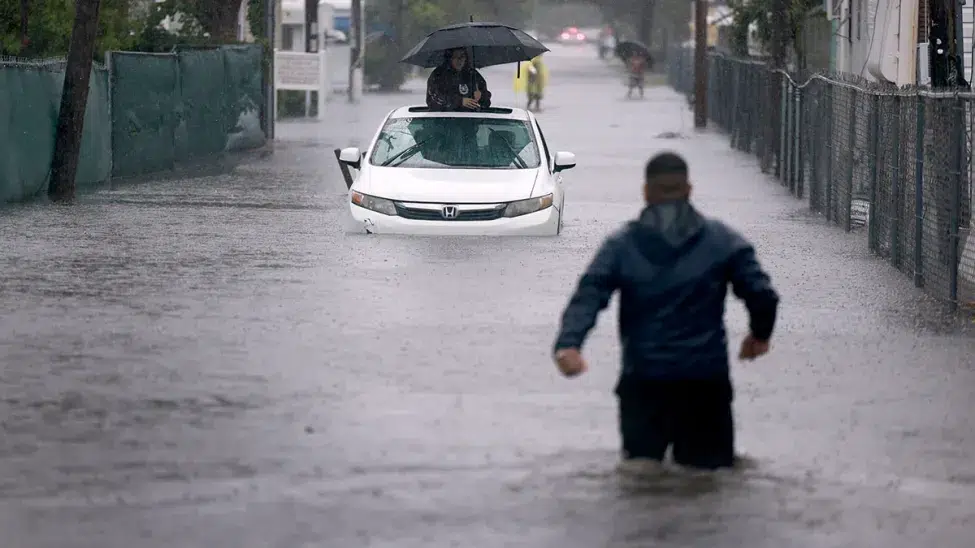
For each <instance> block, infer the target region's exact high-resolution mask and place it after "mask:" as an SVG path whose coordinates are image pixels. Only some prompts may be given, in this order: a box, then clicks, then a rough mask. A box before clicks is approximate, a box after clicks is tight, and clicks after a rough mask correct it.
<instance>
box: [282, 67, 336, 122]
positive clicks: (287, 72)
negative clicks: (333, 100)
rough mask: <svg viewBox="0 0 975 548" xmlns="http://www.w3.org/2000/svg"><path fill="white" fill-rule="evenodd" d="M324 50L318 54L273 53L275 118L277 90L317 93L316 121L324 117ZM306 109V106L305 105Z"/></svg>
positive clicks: (325, 69)
mask: <svg viewBox="0 0 975 548" xmlns="http://www.w3.org/2000/svg"><path fill="white" fill-rule="evenodd" d="M327 73H328V70H327V68H326V62H325V50H319V52H318V53H304V52H299V51H280V50H278V51H275V52H274V100H275V106H274V113H275V118H277V104H276V103H277V97H278V90H279V89H281V90H296V91H305V92H309V91H317V92H318V119H319V120H324V117H325V97H326V95H328V86H327V85H326V84H328V83H330V82H327V78H326V75H327ZM306 107H307V104H306Z"/></svg>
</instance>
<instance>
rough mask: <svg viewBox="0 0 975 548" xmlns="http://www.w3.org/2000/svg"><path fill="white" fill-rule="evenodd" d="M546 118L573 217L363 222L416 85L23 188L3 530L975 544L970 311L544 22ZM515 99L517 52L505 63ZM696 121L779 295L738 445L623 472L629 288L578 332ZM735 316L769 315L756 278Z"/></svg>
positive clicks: (10, 537) (187, 543)
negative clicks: (582, 308)
mask: <svg viewBox="0 0 975 548" xmlns="http://www.w3.org/2000/svg"><path fill="white" fill-rule="evenodd" d="M551 48H552V51H551V52H549V53H547V54H546V57H545V59H546V62H547V64H548V67H549V70H550V73H551V76H550V79H551V83H550V84H549V87H548V89H547V91H546V97H545V100H544V102H543V104H542V110H541V112H540V113H539V114H538V118H539V122H540V125H541V127H542V129H543V131H544V132H545V135H546V138H547V140H548V141H549V143H550V145H551V146H552V148H553V149H554V150H564V151H570V152H573V153H575V154H576V157H577V159H578V167H576V168H575V169H573V170H571V171H568V172H567V173H566V175H565V180H566V196H567V197H566V205H565V215H566V217H565V227H564V230H563V232H562V234H561V235H560V236H559V237H557V238H521V237H508V238H499V237H495V238H482V237H464V238H460V237H458V238H435V237H427V238H414V237H405V236H382V235H369V234H365V233H364V232H363V231H362V230H359V227H357V226H355V225H354V224H352V223H351V221H350V219H349V218H348V206H347V203H348V192H347V189H346V187H345V184H344V182H343V179H342V177H341V175H340V173H339V168H338V165H337V163H336V161H335V157H334V155H333V152H332V151H333V150H334V149H335V148H339V147H345V146H363V147H364V146H365V145H366V144H367V143H368V140H369V139H370V138H371V137H372V135H373V134H374V132H375V131H376V129H377V127H378V125H379V124H380V123H381V121H382V119H383V117H384V116H385V115H386V114H387V113H388V112H389V111H391V110H392V109H394V108H397V107H398V106H402V105H403V104H420V103H422V101H423V93H422V91H423V90H422V82H419V83H418V82H415V81H414V82H410V83H408V84H407V86H406V87H405V89H406V92H404V93H400V94H366V95H365V96H364V97H363V99H362V101H361V102H360V103H359V104H356V105H352V104H348V103H346V102H344V101H331V102H329V103H328V105H327V108H328V109H329V116H328V121H327V122H306V121H282V122H280V123H279V124H278V126H277V128H276V133H277V134H276V140H275V142H274V144H273V146H272V147H271V149H269V150H266V151H264V152H262V153H259V154H244V155H240V156H239V157H237V158H235V159H234V161H232V162H228V163H227V164H226V165H220V166H215V167H213V168H212V169H210V170H207V171H202V172H192V173H177V174H174V175H173V176H171V177H169V178H166V179H162V180H159V179H156V180H152V181H144V182H135V183H133V182H126V183H124V184H115V185H112V186H109V187H105V188H101V189H98V190H96V191H93V192H88V193H84V194H82V195H80V196H79V197H78V200H77V202H76V203H75V204H73V205H70V206H58V205H51V204H47V203H28V204H25V205H15V206H9V207H7V208H6V209H5V210H4V211H3V214H2V215H0V234H3V241H4V246H3V248H2V250H0V307H2V309H3V311H4V313H3V316H2V319H0V348H2V354H3V356H4V360H3V362H4V368H3V370H2V374H0V416H2V417H3V419H2V428H3V433H2V437H0V478H2V479H0V530H2V531H3V532H4V545H5V546H10V547H17V548H21V547H23V548H55V547H57V548H65V547H71V548H89V547H90V548H95V547H98V548H129V547H134V546H138V547H140V548H154V547H160V548H162V547H167V548H168V547H174V546H179V547H186V548H189V547H211V548H212V547H223V546H226V547H237V548H257V547H267V546H280V547H289V548H296V547H305V546H307V547H311V546H315V547H320V546H336V547H345V546H350V547H351V546H362V547H365V546H368V547H387V546H389V547H393V546H395V547H398V548H406V547H421V546H423V547H429V546H477V547H500V546H532V547H548V546H551V547H556V546H557V547H579V548H591V547H595V546H606V547H626V546H660V547H664V546H675V547H676V546H705V545H707V546H716V547H729V548H730V547H740V546H749V547H753V548H763V547H768V548H780V547H784V546H790V547H792V546H795V547H810V548H811V547H816V548H819V547H838V546H898V547H900V546H903V547H909V546H918V545H920V544H921V543H924V544H927V545H931V546H940V547H946V548H948V547H959V548H962V547H965V548H967V547H969V546H971V538H972V537H971V535H972V533H973V531H975V521H973V520H975V459H973V458H972V456H973V455H975V423H973V422H972V421H971V420H970V417H971V416H972V411H973V406H975V403H973V402H975V370H973V360H972V356H973V355H975V338H973V337H972V328H971V327H972V326H971V325H969V324H966V323H965V322H963V321H961V320H957V321H956V320H945V319H944V318H943V317H942V316H941V315H940V313H939V311H938V310H937V307H936V306H934V305H933V304H931V303H930V302H929V301H928V300H927V299H926V297H925V296H924V295H923V293H922V292H920V290H918V289H915V288H914V287H913V285H912V284H911V282H910V280H909V279H908V278H906V277H904V276H902V275H901V274H900V273H898V272H896V271H895V270H894V269H892V268H891V267H890V266H889V265H887V263H885V262H883V261H882V260H880V259H877V258H875V257H873V256H872V255H871V254H870V253H869V251H868V250H867V248H866V243H865V240H864V238H863V237H862V236H861V235H860V234H858V233H856V232H854V233H852V234H848V233H845V232H843V231H842V230H839V229H837V228H836V227H833V226H830V225H829V224H827V223H826V222H825V221H824V220H823V219H822V218H820V217H819V216H817V215H814V214H812V213H810V212H809V210H808V207H807V206H806V205H805V204H804V203H803V202H802V201H799V200H796V199H794V198H793V197H792V196H791V195H790V194H789V192H788V189H786V188H783V187H781V186H780V185H778V184H777V183H775V182H774V181H773V180H771V179H770V178H769V177H768V176H766V175H763V174H762V173H761V172H760V170H759V168H758V165H757V162H756V160H755V159H754V158H753V157H751V156H747V155H744V154H742V153H739V152H736V151H733V150H732V149H731V148H730V147H729V146H728V141H727V137H726V136H724V135H721V134H720V133H717V132H712V131H709V132H696V131H695V130H694V129H693V123H692V117H691V113H690V111H689V109H688V108H687V102H686V99H685V98H684V97H683V96H681V95H679V94H677V93H675V92H674V91H673V90H672V89H670V88H669V87H666V86H665V85H663V82H655V85H651V86H649V87H648V88H647V91H646V97H645V98H644V99H643V100H625V98H624V97H625V93H626V88H625V85H624V82H623V80H622V78H621V77H620V70H619V67H617V66H614V65H612V64H606V63H603V62H601V61H600V60H599V59H597V58H596V56H595V55H594V54H593V52H592V51H591V49H590V48H573V47H568V46H557V45H553V46H551ZM483 74H484V76H485V78H487V81H488V83H489V84H491V85H492V86H493V89H494V90H495V91H494V93H495V103H497V104H506V103H507V104H520V103H521V101H522V98H521V96H517V97H516V96H515V94H514V92H513V91H511V85H510V83H511V81H512V78H513V77H514V74H513V68H512V66H510V65H508V66H500V67H491V68H488V69H485V70H484V71H483ZM661 150H675V151H678V152H679V153H680V154H682V155H683V156H684V157H685V158H686V159H687V161H688V164H689V166H690V174H691V179H692V182H693V184H694V193H693V196H692V199H693V201H694V202H695V204H697V205H698V207H700V209H701V210H702V211H703V212H705V213H706V214H707V215H710V216H714V217H717V218H720V219H723V220H725V221H727V222H728V223H730V224H732V225H733V226H735V227H736V228H738V229H740V230H741V231H742V232H743V233H744V234H745V235H746V236H747V237H749V238H750V239H752V240H753V241H754V242H755V245H756V247H757V249H758V252H759V258H760V259H761V260H762V261H763V264H764V265H765V266H766V268H767V269H768V270H769V272H770V274H771V276H772V279H773V282H774V283H775V285H776V288H777V290H778V291H779V293H780V294H781V295H782V305H781V308H780V312H779V316H780V320H779V323H778V327H777V331H776V335H775V337H774V339H773V348H772V351H771V353H770V354H769V355H768V356H767V357H765V358H763V359H761V360H758V361H755V362H750V363H738V362H735V363H733V364H732V370H733V377H734V381H735V389H736V392H735V412H736V421H737V427H738V432H737V436H738V438H737V443H738V446H739V449H740V451H741V452H742V453H743V454H744V456H745V457H747V458H746V459H745V460H746V462H747V464H746V465H745V466H743V467H742V468H741V469H737V470H733V471H728V472H719V473H715V474H690V473H688V472H684V471H681V470H677V469H672V468H670V467H665V469H663V470H627V469H622V470H621V469H619V467H618V463H619V438H618V432H617V425H616V403H615V400H614V398H613V394H612V390H613V386H614V383H615V382H616V380H617V375H618V367H619V365H618V364H619V346H618V341H617V334H616V326H615V322H614V319H615V318H614V314H615V303H614V304H613V305H611V307H610V309H609V310H607V311H605V312H604V313H603V315H602V316H601V319H600V323H599V324H598V327H597V329H596V330H595V331H594V333H593V334H592V336H591V337H590V340H589V342H588V344H587V346H586V353H587V356H588V358H589V360H590V364H591V370H590V372H589V373H588V374H586V375H584V376H582V377H580V378H578V379H572V380H567V379H564V378H562V377H561V376H560V375H558V373H557V371H556V369H555V367H554V366H553V365H552V362H551V344H552V340H553V337H554V336H555V332H556V330H557V328H558V317H559V314H560V312H561V309H562V307H563V306H564V305H565V303H566V300H567V298H568V296H569V294H570V293H571V291H572V289H573V287H574V285H575V283H576V282H577V279H578V276H579V274H580V272H581V270H582V269H583V268H584V267H585V265H586V264H587V263H588V261H589V260H590V259H591V256H592V254H593V253H594V251H595V248H596V246H598V244H599V243H600V242H601V241H602V240H603V238H605V237H606V236H607V235H609V234H610V233H612V232H613V231H614V230H616V229H618V228H619V227H620V226H621V225H622V223H624V222H626V221H627V220H629V219H630V218H632V217H633V216H634V215H635V214H636V213H637V212H638V211H639V210H640V207H641V194H640V185H641V178H642V168H643V164H644V162H645V161H646V160H647V158H648V157H649V156H650V155H652V154H653V153H654V152H658V151H661ZM728 322H729V328H728V330H729V341H731V342H732V343H733V344H734V343H736V342H737V341H739V340H740V339H741V337H742V336H744V335H745V333H746V331H747V317H746V314H745V312H744V310H743V308H742V307H741V305H739V304H737V303H730V304H729V314H728Z"/></svg>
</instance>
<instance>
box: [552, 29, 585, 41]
mask: <svg viewBox="0 0 975 548" xmlns="http://www.w3.org/2000/svg"><path fill="white" fill-rule="evenodd" d="M559 42H560V43H562V44H585V43H586V33H584V32H582V31H581V30H579V29H578V28H577V27H566V28H564V29H562V32H561V33H560V34H559Z"/></svg>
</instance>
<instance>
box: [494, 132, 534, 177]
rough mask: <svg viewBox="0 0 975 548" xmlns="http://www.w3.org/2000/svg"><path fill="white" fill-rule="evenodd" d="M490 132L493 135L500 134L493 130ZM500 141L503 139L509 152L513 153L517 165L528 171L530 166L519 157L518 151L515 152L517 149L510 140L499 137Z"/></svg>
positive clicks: (502, 136)
mask: <svg viewBox="0 0 975 548" xmlns="http://www.w3.org/2000/svg"><path fill="white" fill-rule="evenodd" d="M488 131H490V132H491V135H495V134H497V133H498V132H497V131H495V130H494V129H493V128H488ZM498 139H501V142H502V143H504V146H506V147H508V150H510V151H511V154H512V155H513V156H514V159H515V165H516V166H518V167H519V168H521V169H526V168H527V167H528V164H527V163H526V162H525V161H524V160H522V159H521V156H518V151H517V150H515V147H513V146H511V143H509V142H508V140H507V139H505V138H504V135H498Z"/></svg>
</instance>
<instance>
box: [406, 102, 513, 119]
mask: <svg viewBox="0 0 975 548" xmlns="http://www.w3.org/2000/svg"><path fill="white" fill-rule="evenodd" d="M389 118H390V119H396V118H501V119H506V120H520V121H522V122H527V121H528V120H529V118H528V111H527V110H525V109H523V108H513V107H489V108H482V109H481V110H477V111H463V110H447V111H444V110H430V108H429V107H427V106H426V105H412V106H405V107H400V108H398V109H396V110H394V111H393V112H392V113H391V114H390V115H389Z"/></svg>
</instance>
